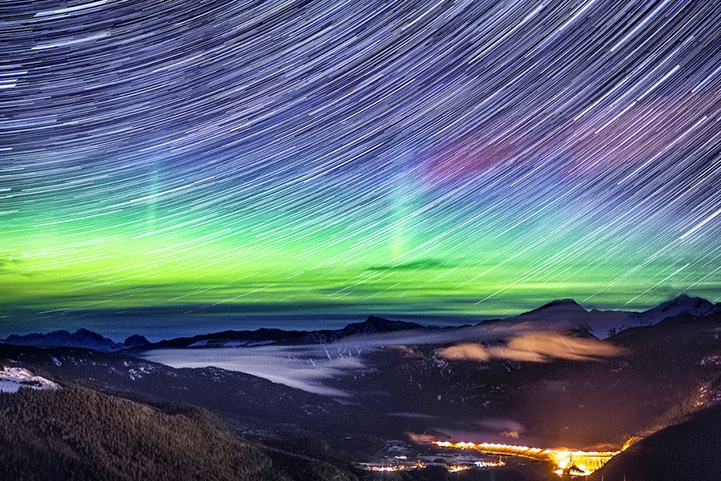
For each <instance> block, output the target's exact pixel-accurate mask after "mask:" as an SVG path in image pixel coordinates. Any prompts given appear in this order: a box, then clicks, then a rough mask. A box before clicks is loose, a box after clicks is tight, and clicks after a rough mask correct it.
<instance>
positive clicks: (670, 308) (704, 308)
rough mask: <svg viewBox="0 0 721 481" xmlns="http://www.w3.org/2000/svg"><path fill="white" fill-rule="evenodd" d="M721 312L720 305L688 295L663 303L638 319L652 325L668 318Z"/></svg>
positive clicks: (642, 313)
mask: <svg viewBox="0 0 721 481" xmlns="http://www.w3.org/2000/svg"><path fill="white" fill-rule="evenodd" d="M719 311H721V305H719V304H713V303H712V302H709V301H708V300H706V299H703V298H701V297H689V296H688V295H686V294H681V295H679V296H677V297H675V298H673V299H671V300H669V301H666V302H662V303H661V304H659V305H658V306H656V307H652V308H651V309H648V310H646V311H643V312H641V313H639V314H638V317H639V318H643V319H644V320H646V321H647V322H649V323H651V324H655V322H657V321H660V320H661V319H664V318H667V317H675V316H680V315H684V314H688V315H690V316H694V317H700V316H707V315H709V314H713V313H715V312H719Z"/></svg>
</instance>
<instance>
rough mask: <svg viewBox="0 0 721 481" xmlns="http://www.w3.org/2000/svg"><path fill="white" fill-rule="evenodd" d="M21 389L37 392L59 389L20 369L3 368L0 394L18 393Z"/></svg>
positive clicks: (55, 385)
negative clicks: (35, 390)
mask: <svg viewBox="0 0 721 481" xmlns="http://www.w3.org/2000/svg"><path fill="white" fill-rule="evenodd" d="M21 387H25V388H30V389H39V390H55V389H60V386H59V385H58V384H57V383H54V382H52V381H49V380H47V379H45V378H44V377H40V376H36V375H34V374H33V373H32V372H31V371H29V370H27V369H23V368H21V367H5V368H3V370H2V371H0V392H18V390H19V389H20V388H21Z"/></svg>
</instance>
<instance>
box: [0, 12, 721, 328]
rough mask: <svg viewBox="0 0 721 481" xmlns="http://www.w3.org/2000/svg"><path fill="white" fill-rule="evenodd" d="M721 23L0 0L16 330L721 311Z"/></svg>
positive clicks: (650, 15) (680, 18) (6, 218)
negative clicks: (109, 319) (57, 325)
mask: <svg viewBox="0 0 721 481" xmlns="http://www.w3.org/2000/svg"><path fill="white" fill-rule="evenodd" d="M720 24H721V9H719V6H718V4H717V3H716V2H713V1H710V2H705V1H699V2H695V1H673V0H664V1H660V2H651V1H639V2H620V1H601V0H585V1H563V0H562V1H545V2H531V1H508V2H497V1H487V0H476V1H444V0H440V1H438V0H431V1H421V0H419V1H375V0H368V1H365V2H357V1H349V0H332V1H330V0H321V1H291V2H288V1H272V2H237V1H215V0H208V1H196V2H191V1H187V0H164V1H159V0H158V1H151V0H132V1H130V0H98V1H93V2H84V3H83V2H74V1H71V2H52V1H33V2H4V3H3V5H0V225H1V227H2V229H1V231H0V279H1V280H0V298H1V299H2V300H1V301H0V302H2V305H3V306H4V308H3V309H4V311H5V312H6V314H5V317H4V319H5V320H4V322H6V323H13V322H16V317H14V316H15V314H8V313H16V312H20V311H22V312H30V311H32V312H36V313H48V312H51V313H52V312H54V313H57V312H61V311H88V312H90V311H96V310H116V311H117V310H122V309H135V308H147V307H151V306H155V307H165V308H167V307H178V306H180V307H181V308H182V309H184V311H183V312H185V313H189V314H193V313H195V314H198V313H202V312H204V311H208V310H210V311H212V310H213V309H218V308H220V307H223V308H227V309H231V310H233V309H236V310H238V311H243V310H249V312H250V311H253V310H255V312H261V311H262V312H263V313H264V315H272V314H273V313H281V312H291V313H292V312H296V311H297V312H304V313H306V314H308V315H311V316H312V315H318V316H322V315H323V314H327V313H339V312H347V313H380V314H388V315H394V314H395V315H403V314H405V315H416V316H421V317H422V316H423V315H428V316H431V315H432V316H437V317H440V318H443V317H444V316H445V317H447V318H449V319H450V318H455V317H458V316H491V315H498V314H510V313H515V312H520V311H522V310H524V309H526V308H528V307H535V306H537V305H539V303H540V302H543V301H548V300H551V299H556V298H566V297H573V298H575V299H576V300H578V301H579V302H581V303H584V304H585V305H597V306H601V307H607V308H608V307H610V308H619V307H621V308H643V307H646V306H650V305H652V304H655V303H657V302H659V301H661V300H665V299H667V298H669V297H671V296H674V295H677V294H679V293H682V292H688V293H692V294H694V295H699V296H703V297H706V298H708V299H710V300H712V301H719V300H721V298H720V296H721V290H720V288H721V243H719V238H721V216H720V215H719V214H720V213H721V189H720V188H719V187H720V186H721V155H720V149H719V146H720V141H721V129H719V120H720V115H721V97H720V96H719V87H720V86H721V34H720V33H719V28H718V26H719V25H720ZM182 309H181V310H182ZM21 317H22V316H21ZM28 322H29V321H28Z"/></svg>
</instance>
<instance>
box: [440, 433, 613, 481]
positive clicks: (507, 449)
mask: <svg viewBox="0 0 721 481" xmlns="http://www.w3.org/2000/svg"><path fill="white" fill-rule="evenodd" d="M432 444H434V445H436V446H438V447H440V448H456V449H475V450H478V451H481V452H486V453H493V454H506V455H513V456H523V457H528V458H534V459H543V460H550V461H552V462H553V463H554V465H555V466H556V467H557V468H558V469H556V470H555V471H554V472H555V473H556V474H558V475H559V476H562V475H563V474H566V473H570V474H572V475H574V476H588V475H590V474H591V473H593V472H594V471H596V470H597V469H599V468H600V467H601V466H603V465H604V464H605V463H606V461H608V460H609V459H611V458H612V457H613V456H615V455H616V454H618V451H604V452H601V451H577V450H574V451H569V450H567V449H541V448H533V447H530V446H517V445H514V444H501V443H471V442H459V443H452V442H450V441H433V443H432ZM574 458H575V459H576V460H578V461H579V462H574ZM582 460H585V461H583V462H580V461H582ZM584 463H585V464H584Z"/></svg>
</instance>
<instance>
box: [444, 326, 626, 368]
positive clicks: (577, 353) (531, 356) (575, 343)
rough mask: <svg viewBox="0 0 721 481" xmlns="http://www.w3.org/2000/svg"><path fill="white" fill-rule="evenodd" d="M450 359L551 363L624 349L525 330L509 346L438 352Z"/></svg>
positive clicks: (474, 346)
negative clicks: (555, 360)
mask: <svg viewBox="0 0 721 481" xmlns="http://www.w3.org/2000/svg"><path fill="white" fill-rule="evenodd" d="M436 352H437V353H438V355H439V356H441V357H443V358H445V359H448V360H464V361H483V362H487V361H490V360H491V359H508V360H511V361H525V362H548V361H551V360H553V359H568V360H572V361H592V360H597V359H600V358H604V357H613V356H620V355H622V354H623V353H624V350H623V349H621V348H619V347H618V346H615V345H613V344H611V343H610V342H605V341H599V340H598V339H593V338H580V337H574V336H567V335H564V334H562V333H560V332H552V331H537V332H525V333H522V334H520V335H517V336H515V337H512V338H510V339H509V340H508V343H507V344H506V345H500V346H495V345H493V346H486V345H483V344H481V343H475V342H464V343H459V344H456V345H454V346H450V347H445V348H441V349H438V350H437V351H436Z"/></svg>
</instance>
